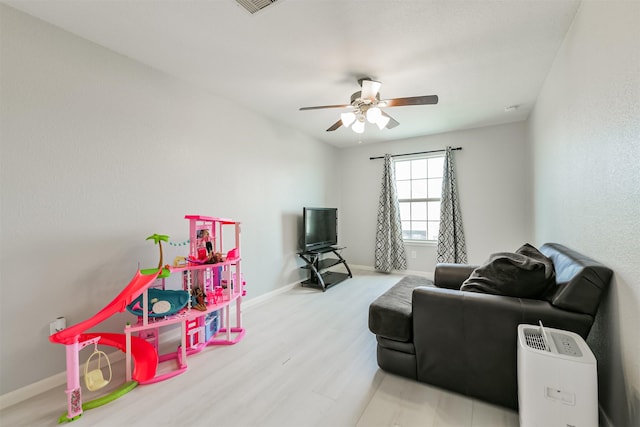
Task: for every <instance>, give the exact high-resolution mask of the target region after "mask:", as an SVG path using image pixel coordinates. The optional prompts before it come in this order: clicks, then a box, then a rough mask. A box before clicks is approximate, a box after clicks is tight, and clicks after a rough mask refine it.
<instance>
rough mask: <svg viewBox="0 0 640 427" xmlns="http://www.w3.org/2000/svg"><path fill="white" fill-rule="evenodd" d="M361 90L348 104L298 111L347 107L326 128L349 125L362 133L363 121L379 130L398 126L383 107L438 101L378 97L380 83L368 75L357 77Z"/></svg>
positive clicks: (431, 97)
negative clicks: (335, 120) (345, 110)
mask: <svg viewBox="0 0 640 427" xmlns="http://www.w3.org/2000/svg"><path fill="white" fill-rule="evenodd" d="M358 83H359V84H360V87H361V90H359V91H358V92H355V93H354V94H353V95H351V103H350V104H340V105H320V106H317V107H302V108H300V111H306V110H320V109H323V108H349V109H350V111H348V112H345V113H342V114H340V120H338V121H337V122H335V123H334V124H333V125H331V126H330V127H329V129H327V132H332V131H334V130H336V129H338V128H339V127H340V126H345V127H349V126H351V129H352V130H353V131H354V132H356V133H363V132H364V126H365V122H369V123H375V124H376V125H378V128H380V130H382V129H385V128H386V129H392V128H394V127H396V126H398V125H399V124H400V123H398V122H397V121H396V120H395V119H394V118H393V117H391V116H390V115H388V114H387V113H385V112H384V111H382V110H381V108H384V107H402V106H405V105H429V104H437V103H438V95H425V96H410V97H408V98H392V99H380V92H379V91H380V86H382V83H380V82H377V81H375V80H371V79H370V78H368V77H365V78H361V79H358Z"/></svg>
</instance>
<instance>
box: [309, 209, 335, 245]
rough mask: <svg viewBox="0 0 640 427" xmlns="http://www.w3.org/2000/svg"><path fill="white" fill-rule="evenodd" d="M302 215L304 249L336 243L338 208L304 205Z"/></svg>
mask: <svg viewBox="0 0 640 427" xmlns="http://www.w3.org/2000/svg"><path fill="white" fill-rule="evenodd" d="M302 217H303V223H304V242H303V245H304V246H303V249H304V250H305V251H315V250H318V249H323V248H326V247H328V246H332V245H335V244H337V243H338V209H336V208H307V207H305V208H304V209H303V211H302Z"/></svg>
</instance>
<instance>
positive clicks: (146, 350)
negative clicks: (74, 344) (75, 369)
mask: <svg viewBox="0 0 640 427" xmlns="http://www.w3.org/2000/svg"><path fill="white" fill-rule="evenodd" d="M95 337H100V341H98V344H100V345H107V346H110V347H115V348H117V349H119V350H122V351H123V352H126V351H127V341H126V340H127V337H126V335H125V334H112V333H106V332H95V333H89V334H81V335H80V336H79V337H78V338H79V340H80V341H87V340H90V339H91V338H95ZM131 356H132V357H133V361H134V367H133V374H132V375H131V377H132V379H133V380H135V381H138V382H140V383H141V382H145V381H148V380H150V379H152V378H153V377H154V376H155V375H156V369H157V368H158V353H157V352H156V349H155V348H154V347H153V345H151V344H149V343H148V342H147V341H145V340H144V339H142V338H139V337H134V336H132V337H131Z"/></svg>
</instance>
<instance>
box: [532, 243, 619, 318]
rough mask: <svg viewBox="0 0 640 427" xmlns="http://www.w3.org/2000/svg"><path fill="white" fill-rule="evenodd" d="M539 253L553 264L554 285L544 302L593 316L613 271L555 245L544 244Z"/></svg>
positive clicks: (570, 250)
mask: <svg viewBox="0 0 640 427" xmlns="http://www.w3.org/2000/svg"><path fill="white" fill-rule="evenodd" d="M540 252H542V253H543V254H544V255H545V256H547V257H549V258H550V259H551V260H552V261H553V266H554V269H555V273H556V280H555V285H553V286H552V287H551V288H550V289H549V290H548V291H547V293H546V295H545V299H546V300H547V301H549V302H550V303H551V304H552V305H553V306H555V307H558V308H562V309H564V310H570V311H575V312H578V313H584V314H589V315H591V316H595V314H596V311H597V310H598V305H599V304H600V300H601V299H602V297H603V295H604V292H605V291H606V289H607V287H608V286H609V282H610V281H611V276H612V274H613V272H612V271H611V270H610V269H609V268H607V267H605V266H604V265H602V264H600V263H599V262H597V261H595V260H593V259H591V258H589V257H587V256H584V255H582V254H579V253H578V252H576V251H574V250H572V249H569V248H567V247H565V246H562V245H560V244H557V243H545V244H544V245H542V246H541V247H540Z"/></svg>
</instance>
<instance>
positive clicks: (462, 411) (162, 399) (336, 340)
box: [0, 272, 518, 427]
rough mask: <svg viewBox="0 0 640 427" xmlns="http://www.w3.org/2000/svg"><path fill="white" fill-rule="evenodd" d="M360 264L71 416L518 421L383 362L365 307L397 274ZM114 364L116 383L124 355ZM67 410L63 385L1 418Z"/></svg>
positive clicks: (88, 422)
mask: <svg viewBox="0 0 640 427" xmlns="http://www.w3.org/2000/svg"><path fill="white" fill-rule="evenodd" d="M355 273H356V274H355V276H354V278H352V279H349V280H347V281H345V282H343V283H341V284H339V285H337V286H335V287H333V288H331V289H329V290H328V291H327V292H325V293H322V292H321V291H318V290H315V289H309V288H302V287H296V288H294V289H292V290H290V291H287V292H286V293H283V294H281V295H278V296H277V297H275V298H272V299H269V300H267V301H266V302H264V303H262V304H259V305H254V306H251V307H249V308H247V309H246V310H244V317H243V323H244V326H245V327H246V329H247V334H246V336H245V338H244V339H243V340H242V341H241V342H240V343H238V344H236V345H234V346H229V347H209V348H207V349H205V350H204V351H203V352H201V353H199V354H197V355H194V356H192V357H190V358H189V360H188V364H189V369H188V370H187V372H185V373H184V374H182V375H179V376H177V377H175V378H173V379H170V380H168V381H165V382H162V383H158V384H154V385H147V386H139V387H137V388H135V389H134V390H133V391H131V392H130V393H128V394H127V395H125V396H123V397H122V398H120V399H118V400H116V401H114V402H111V403H109V404H107V405H105V406H102V407H99V408H96V409H92V410H89V411H86V412H85V413H84V414H83V416H82V417H81V418H80V419H78V420H77V421H74V422H73V424H72V425H74V426H77V427H82V426H92V427H93V426H105V427H107V426H108V427H113V426H229V427H231V426H261V427H262V426H278V427H287V426H291V427H302V426H321V427H324V426H336V427H338V426H359V427H368V426H393V427H410V426H424V427H430V426H445V427H446V426H465V427H483V426H487V427H489V426H491V427H501V426H518V414H517V412H514V411H509V410H506V409H504V408H500V407H497V406H492V405H489V404H486V403H483V402H480V401H477V400H473V399H469V398H466V397H464V396H460V395H456V394H454V393H451V392H448V391H444V390H441V389H437V388H435V387H431V386H428V385H426V384H420V383H417V382H414V381H411V380H407V379H404V378H401V377H397V376H394V375H391V374H388V373H385V372H384V371H382V370H380V369H379V368H378V366H377V364H376V356H375V354H376V343H375V337H374V336H373V334H371V333H370V332H369V330H368V328H367V315H368V306H369V304H370V303H371V301H373V300H374V299H375V298H376V297H377V296H378V295H380V294H382V293H383V292H384V291H386V290H387V289H388V288H389V287H391V286H392V285H393V284H395V283H396V282H397V281H398V280H399V279H400V277H401V276H395V275H383V274H377V273H372V272H355ZM247 288H248V290H249V292H251V288H250V284H248V286H247ZM60 351H63V349H62V348H60ZM114 365H116V366H115V368H116V369H115V370H114V375H116V376H117V375H121V376H120V377H116V378H115V379H114V380H113V381H112V383H113V384H115V385H119V384H122V382H123V381H124V374H122V371H123V367H122V365H123V363H122V362H119V363H115V364H114ZM83 393H84V399H85V401H87V400H89V399H91V398H92V396H91V395H90V394H89V393H88V392H83ZM65 410H66V398H65V393H64V387H63V386H61V387H58V388H56V389H53V390H50V391H48V392H46V393H43V394H41V395H39V396H37V397H35V398H33V399H31V400H29V401H26V402H23V403H20V404H17V405H14V406H12V407H9V408H7V409H5V410H4V411H2V412H0V425H2V426H55V425H57V419H58V417H59V416H60V415H62V414H63V413H64V412H65Z"/></svg>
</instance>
